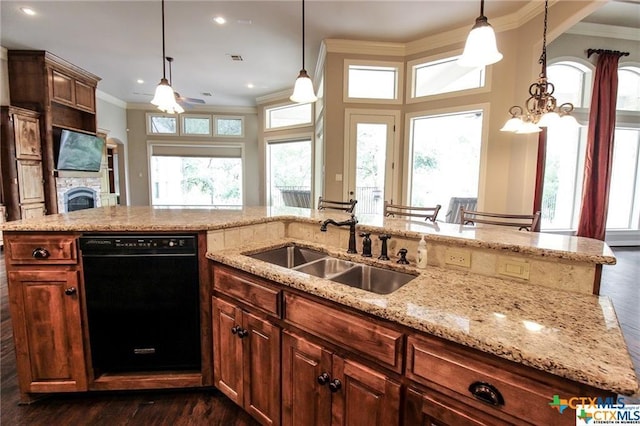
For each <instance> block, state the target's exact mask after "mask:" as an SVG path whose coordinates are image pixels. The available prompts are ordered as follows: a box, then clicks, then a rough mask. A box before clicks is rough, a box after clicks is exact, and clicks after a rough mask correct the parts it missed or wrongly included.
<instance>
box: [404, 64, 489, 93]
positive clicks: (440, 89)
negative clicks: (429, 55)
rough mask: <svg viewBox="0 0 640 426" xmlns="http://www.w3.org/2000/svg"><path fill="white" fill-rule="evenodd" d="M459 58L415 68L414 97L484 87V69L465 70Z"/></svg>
mask: <svg viewBox="0 0 640 426" xmlns="http://www.w3.org/2000/svg"><path fill="white" fill-rule="evenodd" d="M457 61H458V57H455V58H447V59H445V60H441V61H434V62H427V63H424V64H420V65H416V66H414V67H413V78H414V80H413V81H414V89H413V97H420V96H429V95H437V94H439V93H449V92H455V91H458V90H467V89H475V88H478V87H483V86H484V67H482V68H465V67H461V66H460V65H458V63H457Z"/></svg>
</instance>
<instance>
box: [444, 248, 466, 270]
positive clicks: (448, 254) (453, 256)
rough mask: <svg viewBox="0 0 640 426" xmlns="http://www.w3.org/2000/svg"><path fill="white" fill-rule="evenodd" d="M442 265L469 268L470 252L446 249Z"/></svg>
mask: <svg viewBox="0 0 640 426" xmlns="http://www.w3.org/2000/svg"><path fill="white" fill-rule="evenodd" d="M444 263H446V264H447V265H454V266H462V267H465V268H470V267H471V251H470V250H461V249H446V250H445V252H444Z"/></svg>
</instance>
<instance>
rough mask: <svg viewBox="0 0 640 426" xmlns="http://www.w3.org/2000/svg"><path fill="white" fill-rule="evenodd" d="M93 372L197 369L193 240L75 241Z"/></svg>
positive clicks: (180, 237)
mask: <svg viewBox="0 0 640 426" xmlns="http://www.w3.org/2000/svg"><path fill="white" fill-rule="evenodd" d="M80 249H81V251H82V262H83V269H84V285H85V295H86V304H87V319H88V324H89V336H90V343H91V357H92V361H93V368H94V369H95V370H96V373H98V374H102V373H110V372H133V371H169V370H171V371H184V370H200V302H199V280H198V244H197V236H196V235H112V234H99V235H98V234H96V235H88V234H85V235H83V236H82V237H81V238H80Z"/></svg>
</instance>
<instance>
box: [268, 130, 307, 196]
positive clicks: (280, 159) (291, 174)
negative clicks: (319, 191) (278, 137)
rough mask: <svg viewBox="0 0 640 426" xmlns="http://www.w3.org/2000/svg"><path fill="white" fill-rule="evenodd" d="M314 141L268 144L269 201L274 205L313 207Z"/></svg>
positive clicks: (303, 140) (304, 140)
mask: <svg viewBox="0 0 640 426" xmlns="http://www.w3.org/2000/svg"><path fill="white" fill-rule="evenodd" d="M311 170H312V168H311V140H310V139H302V140H294V141H278V142H269V143H268V144H267V202H268V204H269V205H271V206H291V207H306V208H310V207H311V205H312V202H311Z"/></svg>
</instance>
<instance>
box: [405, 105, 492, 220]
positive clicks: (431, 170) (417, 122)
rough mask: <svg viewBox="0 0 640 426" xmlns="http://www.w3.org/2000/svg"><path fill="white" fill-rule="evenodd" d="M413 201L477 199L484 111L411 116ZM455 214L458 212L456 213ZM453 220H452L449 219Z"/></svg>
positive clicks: (443, 203) (433, 202) (444, 204)
mask: <svg viewBox="0 0 640 426" xmlns="http://www.w3.org/2000/svg"><path fill="white" fill-rule="evenodd" d="M409 121H410V151H409V156H410V158H409V163H408V164H409V167H410V170H409V204H411V205H414V206H428V207H431V206H435V205H436V204H440V205H441V206H442V209H443V212H444V215H443V217H442V218H441V219H442V220H447V219H451V218H449V217H444V216H445V215H446V214H447V209H448V206H449V205H450V203H452V204H455V202H454V201H453V199H466V200H469V199H477V197H478V183H479V176H480V150H481V145H482V121H483V112H482V110H474V111H464V112H457V113H450V114H438V115H425V116H417V117H413V118H410V120H409ZM453 213H454V214H455V212H453ZM449 221H451V220H449Z"/></svg>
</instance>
